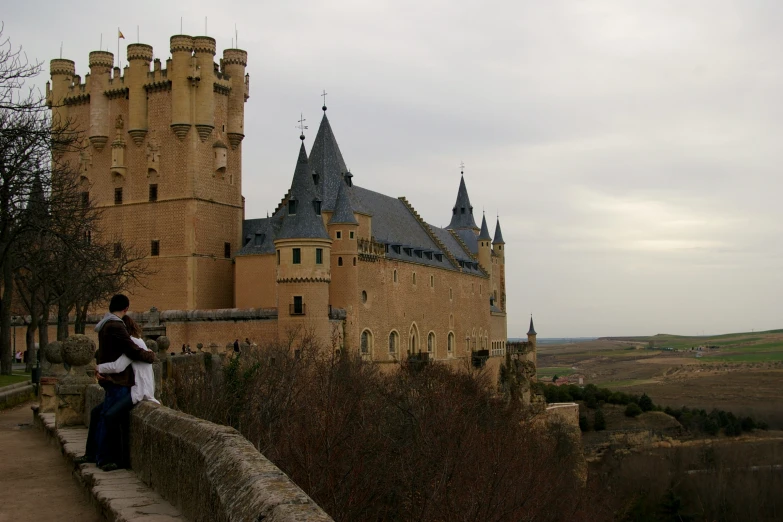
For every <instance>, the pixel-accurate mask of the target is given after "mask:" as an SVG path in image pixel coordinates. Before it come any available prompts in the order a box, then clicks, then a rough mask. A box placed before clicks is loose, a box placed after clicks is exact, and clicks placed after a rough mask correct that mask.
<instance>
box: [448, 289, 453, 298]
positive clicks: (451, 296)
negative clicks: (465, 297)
mask: <svg viewBox="0 0 783 522" xmlns="http://www.w3.org/2000/svg"><path fill="white" fill-rule="evenodd" d="M451 299H454V292H453V291H452V290H451V288H449V300H451Z"/></svg>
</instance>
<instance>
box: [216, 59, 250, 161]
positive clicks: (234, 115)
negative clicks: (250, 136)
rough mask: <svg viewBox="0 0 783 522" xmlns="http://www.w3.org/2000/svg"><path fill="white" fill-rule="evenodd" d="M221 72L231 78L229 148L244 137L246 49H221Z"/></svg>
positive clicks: (228, 126)
mask: <svg viewBox="0 0 783 522" xmlns="http://www.w3.org/2000/svg"><path fill="white" fill-rule="evenodd" d="M221 63H222V67H223V72H224V73H225V74H227V75H228V76H229V77H230V78H231V79H230V82H231V92H230V93H229V95H228V125H227V126H226V134H227V135H228V141H229V143H231V148H232V149H236V148H237V147H239V144H240V143H242V139H243V138H244V137H245V100H247V98H248V94H249V93H248V85H249V78H248V77H247V76H246V75H245V67H247V51H243V50H242V49H226V50H224V51H223V60H222V62H221Z"/></svg>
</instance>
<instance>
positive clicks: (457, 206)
mask: <svg viewBox="0 0 783 522" xmlns="http://www.w3.org/2000/svg"><path fill="white" fill-rule="evenodd" d="M446 228H450V229H452V230H458V229H460V228H470V229H473V230H478V229H479V227H478V226H476V221H475V220H474V219H473V205H471V204H470V197H468V189H467V187H466V186H465V176H464V175H462V176H461V177H460V180H459V190H458V191H457V202H456V203H454V208H453V209H452V215H451V223H449V226H448V227H446Z"/></svg>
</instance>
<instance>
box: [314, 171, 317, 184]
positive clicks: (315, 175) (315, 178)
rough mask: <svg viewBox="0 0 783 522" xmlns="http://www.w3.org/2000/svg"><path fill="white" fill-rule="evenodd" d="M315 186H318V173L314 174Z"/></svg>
mask: <svg viewBox="0 0 783 522" xmlns="http://www.w3.org/2000/svg"><path fill="white" fill-rule="evenodd" d="M313 184H315V185H318V173H317V172H313Z"/></svg>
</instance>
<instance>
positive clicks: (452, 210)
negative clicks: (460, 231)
mask: <svg viewBox="0 0 783 522" xmlns="http://www.w3.org/2000/svg"><path fill="white" fill-rule="evenodd" d="M451 212H452V214H454V215H455V216H456V215H457V207H454V208H453V209H451Z"/></svg>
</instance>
